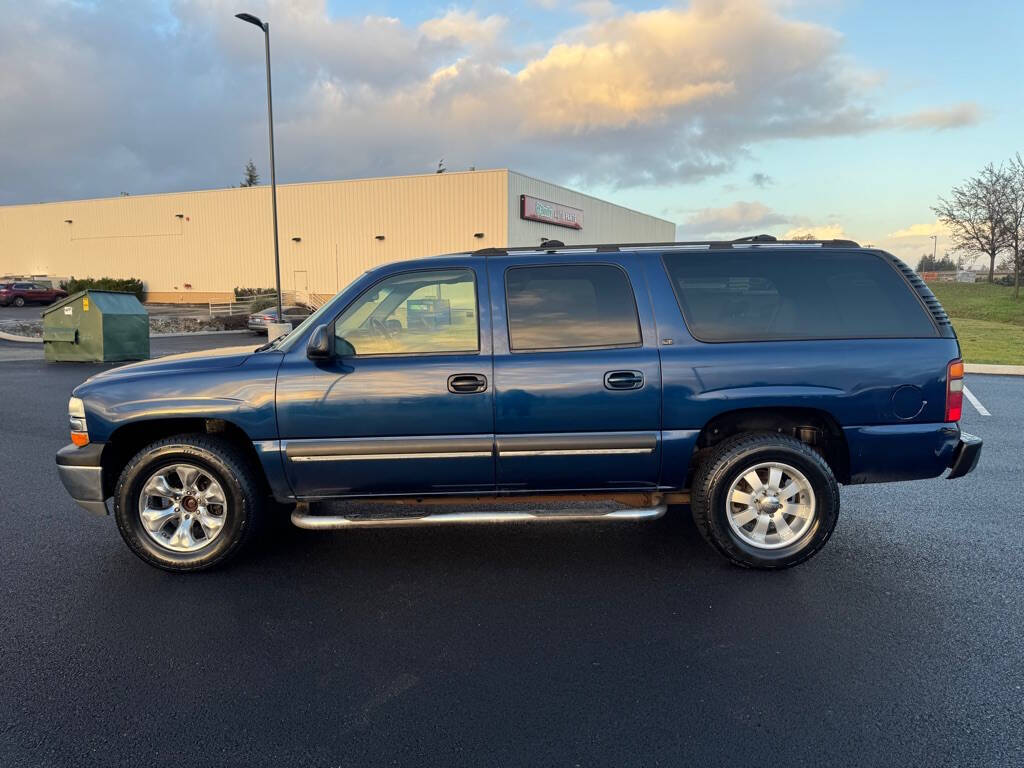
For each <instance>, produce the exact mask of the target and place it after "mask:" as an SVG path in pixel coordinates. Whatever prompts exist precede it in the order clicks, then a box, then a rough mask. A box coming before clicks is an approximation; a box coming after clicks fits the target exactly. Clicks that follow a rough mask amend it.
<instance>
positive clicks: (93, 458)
mask: <svg viewBox="0 0 1024 768" xmlns="http://www.w3.org/2000/svg"><path fill="white" fill-rule="evenodd" d="M102 455H103V443H89V445H86V446H83V447H82V448H79V447H78V446H77V445H72V444H68V445H65V446H64V447H63V448H61V449H60V450H59V451H57V474H58V475H59V476H60V481H61V482H62V483H63V484H64V488H65V489H66V490H67V492H68V493H69V494H70V496H71V498H72V499H74V501H75V503H76V504H78V506H80V507H82V508H83V509H87V510H89V511H90V512H95V513H96V514H98V515H106V514H109V510H108V509H107V501H106V495H105V494H104V492H103V467H102V465H101V464H100V457H101V456H102Z"/></svg>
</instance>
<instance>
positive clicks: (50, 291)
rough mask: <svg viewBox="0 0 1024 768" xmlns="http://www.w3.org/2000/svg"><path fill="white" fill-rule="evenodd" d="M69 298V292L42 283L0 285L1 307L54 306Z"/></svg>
mask: <svg viewBox="0 0 1024 768" xmlns="http://www.w3.org/2000/svg"><path fill="white" fill-rule="evenodd" d="M67 296H68V292H67V291H62V290H61V289H60V288H52V287H50V286H48V285H43V284H42V283H29V282H16V283H0V307H6V306H10V305H11V304H13V305H14V306H16V307H24V306H25V305H26V304H52V303H53V302H55V301H60V300H61V299H66V298H67Z"/></svg>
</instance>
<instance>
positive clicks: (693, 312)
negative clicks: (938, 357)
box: [664, 248, 938, 341]
mask: <svg viewBox="0 0 1024 768" xmlns="http://www.w3.org/2000/svg"><path fill="white" fill-rule="evenodd" d="M664 259H665V266H666V268H667V269H668V274H669V276H670V278H671V280H672V283H673V285H674V287H675V290H676V296H677V298H678V299H679V305H680V308H681V309H682V312H683V317H684V319H685V320H686V324H687V326H688V327H689V329H690V332H691V333H692V334H693V336H694V338H697V339H699V340H701V341H778V340H784V339H865V338H920V337H933V336H936V335H938V334H937V331H936V330H935V326H934V324H933V323H932V321H931V318H930V317H929V316H928V314H927V312H926V311H925V308H924V307H923V306H922V305H921V302H920V301H919V300H918V298H917V296H916V294H914V292H913V291H912V290H911V289H910V287H909V286H908V285H907V284H906V282H905V281H904V280H903V278H902V277H901V276H900V275H899V274H898V273H897V272H896V270H895V269H893V268H892V267H891V266H890V265H889V264H887V263H886V262H885V261H884V260H883V259H882V258H880V257H879V256H876V255H874V254H871V253H863V252H855V251H852V252H835V251H830V252H817V253H810V252H808V251H806V250H794V251H789V252H786V251H764V250H760V249H756V248H751V249H745V250H736V251H708V252H704V253H671V254H665V257H664Z"/></svg>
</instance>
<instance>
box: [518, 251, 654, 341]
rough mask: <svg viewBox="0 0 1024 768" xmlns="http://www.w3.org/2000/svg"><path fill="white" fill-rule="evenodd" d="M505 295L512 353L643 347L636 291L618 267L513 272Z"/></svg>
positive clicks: (577, 266) (574, 266) (575, 266)
mask: <svg viewBox="0 0 1024 768" xmlns="http://www.w3.org/2000/svg"><path fill="white" fill-rule="evenodd" d="M505 295H506V302H507V305H508V332H509V344H510V346H511V349H512V350H513V351H519V352H521V351H526V350H545V349H571V348H579V347H629V346H638V345H640V343H641V338H640V321H639V320H638V319H637V312H636V300H635V299H634V297H633V288H632V287H631V286H630V284H629V278H627V277H626V273H625V272H623V271H622V270H621V269H619V268H618V267H616V266H613V265H610V264H571V265H557V266H549V267H548V266H543V267H542V266H537V267H513V268H511V269H509V270H508V271H507V272H506V273H505Z"/></svg>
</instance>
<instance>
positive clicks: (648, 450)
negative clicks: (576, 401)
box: [498, 448, 654, 456]
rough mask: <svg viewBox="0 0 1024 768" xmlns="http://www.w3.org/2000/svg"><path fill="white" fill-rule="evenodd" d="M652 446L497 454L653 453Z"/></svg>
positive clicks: (519, 451) (511, 450)
mask: <svg viewBox="0 0 1024 768" xmlns="http://www.w3.org/2000/svg"><path fill="white" fill-rule="evenodd" d="M653 452H654V449H653V448H561V449H557V450H551V451H529V450H520V449H516V448H511V449H507V450H504V451H498V455H499V456H595V455H603V454H612V453H653Z"/></svg>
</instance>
